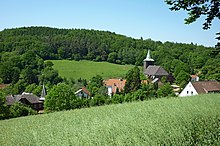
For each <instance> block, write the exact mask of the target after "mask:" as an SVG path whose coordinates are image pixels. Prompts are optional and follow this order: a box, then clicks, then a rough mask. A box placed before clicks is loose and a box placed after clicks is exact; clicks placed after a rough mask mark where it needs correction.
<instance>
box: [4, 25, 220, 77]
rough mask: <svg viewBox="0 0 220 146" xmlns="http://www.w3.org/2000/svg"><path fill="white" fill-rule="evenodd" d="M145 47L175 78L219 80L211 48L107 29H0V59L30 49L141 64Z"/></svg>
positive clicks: (52, 55)
mask: <svg viewBox="0 0 220 146" xmlns="http://www.w3.org/2000/svg"><path fill="white" fill-rule="evenodd" d="M180 35H181V34H180ZM148 49H150V50H151V52H152V57H153V58H154V60H155V61H156V64H158V65H161V66H163V67H164V68H165V69H166V70H168V71H169V72H171V73H173V74H174V76H175V77H176V78H177V77H178V76H183V75H185V74H193V73H200V78H201V79H217V80H220V75H219V72H220V59H219V58H220V55H219V52H216V49H215V48H211V47H204V46H198V45H194V44H182V43H172V42H165V43H162V42H160V41H153V40H151V39H147V40H143V39H142V38H140V39H133V38H130V37H126V36H123V35H118V34H115V33H112V32H108V31H97V30H85V29H57V28H49V27H23V28H15V29H6V30H3V31H1V32H0V51H1V56H0V57H1V62H2V59H3V58H4V57H2V56H4V54H5V53H4V52H13V53H15V54H17V55H22V54H24V53H26V52H28V51H32V52H34V53H35V54H37V56H39V57H40V58H42V59H43V60H49V59H55V60H56V59H73V60H82V59H85V60H94V61H108V62H111V63H117V64H135V65H142V63H143V62H142V61H143V59H144V58H145V57H146V53H147V50H148Z"/></svg>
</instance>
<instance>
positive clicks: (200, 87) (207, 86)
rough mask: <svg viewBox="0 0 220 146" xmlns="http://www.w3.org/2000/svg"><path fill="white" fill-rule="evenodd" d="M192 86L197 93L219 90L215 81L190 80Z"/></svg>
mask: <svg viewBox="0 0 220 146" xmlns="http://www.w3.org/2000/svg"><path fill="white" fill-rule="evenodd" d="M192 85H193V87H194V88H195V90H196V91H197V93H198V94H202V93H208V92H216V91H218V92H220V84H219V82H217V81H198V82H192Z"/></svg>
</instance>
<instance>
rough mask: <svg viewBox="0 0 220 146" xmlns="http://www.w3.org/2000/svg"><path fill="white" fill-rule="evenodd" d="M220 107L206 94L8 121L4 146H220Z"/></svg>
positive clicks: (217, 98) (1, 125) (0, 127)
mask: <svg viewBox="0 0 220 146" xmlns="http://www.w3.org/2000/svg"><path fill="white" fill-rule="evenodd" d="M219 105H220V95H219V94H209V95H208V94H206V95H202V96H193V97H185V98H161V99H156V100H151V101H144V102H133V103H127V104H118V105H109V106H101V107H92V108H86V109H80V110H72V111H64V112H56V113H51V114H43V115H39V116H29V117H24V118H15V119H11V120H2V121H0V131H1V137H0V145H3V146H4V145H187V146H188V145H219V144H220V138H219V134H220V129H219V127H220V113H219V111H220V106H219ZM42 123H43V124H42ZM91 131H92V132H91ZM18 133H19V134H18ZM33 134H34V136H33ZM36 137H37V138H36ZM61 137H62V138H61Z"/></svg>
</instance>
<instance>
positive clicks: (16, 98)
mask: <svg viewBox="0 0 220 146" xmlns="http://www.w3.org/2000/svg"><path fill="white" fill-rule="evenodd" d="M143 74H144V75H145V76H146V77H147V80H142V84H149V83H153V84H158V86H163V84H164V83H163V82H162V79H164V78H165V79H166V82H169V83H171V87H172V90H173V92H174V93H175V96H178V97H180V98H181V97H186V96H193V95H199V94H208V93H220V84H219V82H217V81H215V80H205V81H199V77H198V76H197V75H191V81H190V82H189V83H188V84H187V85H186V86H185V87H184V88H183V89H181V87H180V86H178V85H176V84H173V83H174V81H175V78H174V77H173V75H172V74H170V73H168V72H167V71H166V70H165V69H164V68H163V67H162V66H158V65H155V64H154V59H153V58H151V55H150V50H148V53H147V56H146V58H145V59H144V60H143ZM125 83H126V79H122V78H120V79H118V78H112V79H107V80H104V81H103V85H104V86H105V87H106V88H107V95H108V96H109V97H110V98H111V97H112V96H113V95H114V94H116V93H117V92H119V93H120V92H121V91H123V90H124V87H125ZM46 95H47V91H46V88H45V86H44V85H43V88H42V92H41V96H40V97H38V96H36V95H34V94H33V93H26V92H23V93H22V94H21V95H8V96H7V97H6V104H7V105H8V106H11V105H13V104H15V103H16V102H20V103H22V104H25V105H28V106H30V107H31V108H32V109H34V110H36V111H37V112H38V113H43V111H44V101H45V100H47V98H45V97H46ZM75 96H76V97H78V98H80V99H82V98H85V99H91V98H93V97H92V96H91V93H90V91H89V90H88V89H86V87H82V88H80V89H79V90H77V91H76V92H75Z"/></svg>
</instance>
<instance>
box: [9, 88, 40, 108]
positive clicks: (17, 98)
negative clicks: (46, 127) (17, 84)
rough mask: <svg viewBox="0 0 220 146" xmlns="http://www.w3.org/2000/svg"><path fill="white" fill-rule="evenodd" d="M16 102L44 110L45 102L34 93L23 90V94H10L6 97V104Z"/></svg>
mask: <svg viewBox="0 0 220 146" xmlns="http://www.w3.org/2000/svg"><path fill="white" fill-rule="evenodd" d="M16 102H20V103H23V104H25V105H29V106H30V107H31V108H32V109H34V110H36V111H39V110H43V108H44V106H43V102H42V101H40V98H39V97H37V96H35V95H33V94H32V93H25V92H23V93H22V95H9V96H7V97H6V105H8V106H11V105H13V104H14V103H16Z"/></svg>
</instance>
